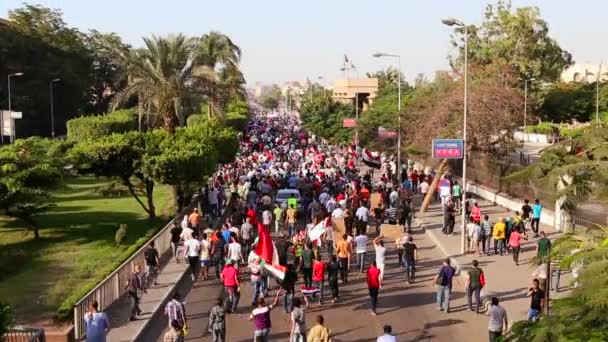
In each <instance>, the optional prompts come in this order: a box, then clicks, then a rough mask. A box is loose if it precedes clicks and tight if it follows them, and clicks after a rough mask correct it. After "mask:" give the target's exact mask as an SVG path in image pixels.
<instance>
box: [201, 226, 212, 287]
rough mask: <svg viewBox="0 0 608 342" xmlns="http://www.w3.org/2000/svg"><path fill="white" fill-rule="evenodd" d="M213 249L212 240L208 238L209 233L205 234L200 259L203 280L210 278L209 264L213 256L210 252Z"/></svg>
mask: <svg viewBox="0 0 608 342" xmlns="http://www.w3.org/2000/svg"><path fill="white" fill-rule="evenodd" d="M210 251H211V242H209V240H207V234H203V237H202V239H201V246H200V260H201V274H200V275H201V278H203V280H205V279H207V278H209V265H210V264H211V257H210V255H209V252H210Z"/></svg>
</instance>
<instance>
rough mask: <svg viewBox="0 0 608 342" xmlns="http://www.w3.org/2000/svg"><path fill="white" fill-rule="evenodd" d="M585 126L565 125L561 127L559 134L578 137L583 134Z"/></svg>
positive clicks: (564, 136) (572, 137)
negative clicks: (570, 126) (573, 126)
mask: <svg viewBox="0 0 608 342" xmlns="http://www.w3.org/2000/svg"><path fill="white" fill-rule="evenodd" d="M584 131H585V127H576V128H568V127H563V128H560V129H559V136H560V137H562V138H568V139H578V138H580V137H581V136H582V135H583V132H584Z"/></svg>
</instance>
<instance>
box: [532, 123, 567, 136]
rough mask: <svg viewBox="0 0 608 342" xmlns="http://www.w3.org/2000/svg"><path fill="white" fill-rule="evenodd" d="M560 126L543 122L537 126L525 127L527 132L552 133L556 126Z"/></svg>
mask: <svg viewBox="0 0 608 342" xmlns="http://www.w3.org/2000/svg"><path fill="white" fill-rule="evenodd" d="M558 127H559V126H558V125H556V124H553V123H550V122H541V123H539V124H538V125H535V126H527V127H526V129H525V132H526V133H536V134H552V133H553V131H554V130H555V128H558Z"/></svg>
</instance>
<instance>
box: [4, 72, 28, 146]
mask: <svg viewBox="0 0 608 342" xmlns="http://www.w3.org/2000/svg"><path fill="white" fill-rule="evenodd" d="M22 75H23V73H22V72H16V73H14V74H8V115H11V113H12V109H13V108H12V107H11V77H14V76H22ZM11 136H12V133H11ZM0 142H2V144H4V112H3V114H2V115H1V117H0Z"/></svg>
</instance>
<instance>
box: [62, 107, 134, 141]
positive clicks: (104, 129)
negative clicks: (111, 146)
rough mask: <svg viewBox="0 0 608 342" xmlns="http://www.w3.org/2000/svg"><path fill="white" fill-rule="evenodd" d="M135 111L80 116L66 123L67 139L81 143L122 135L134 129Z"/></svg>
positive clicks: (126, 110)
mask: <svg viewBox="0 0 608 342" xmlns="http://www.w3.org/2000/svg"><path fill="white" fill-rule="evenodd" d="M136 122H137V120H136V119H135V109H124V110H119V111H115V112H112V113H109V114H106V115H98V116H82V117H79V118H75V119H72V120H69V121H68V122H67V128H68V139H69V140H71V141H81V140H87V139H94V138H99V137H103V136H106V135H110V134H112V133H124V132H129V131H132V130H134V129H135V128H136Z"/></svg>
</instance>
